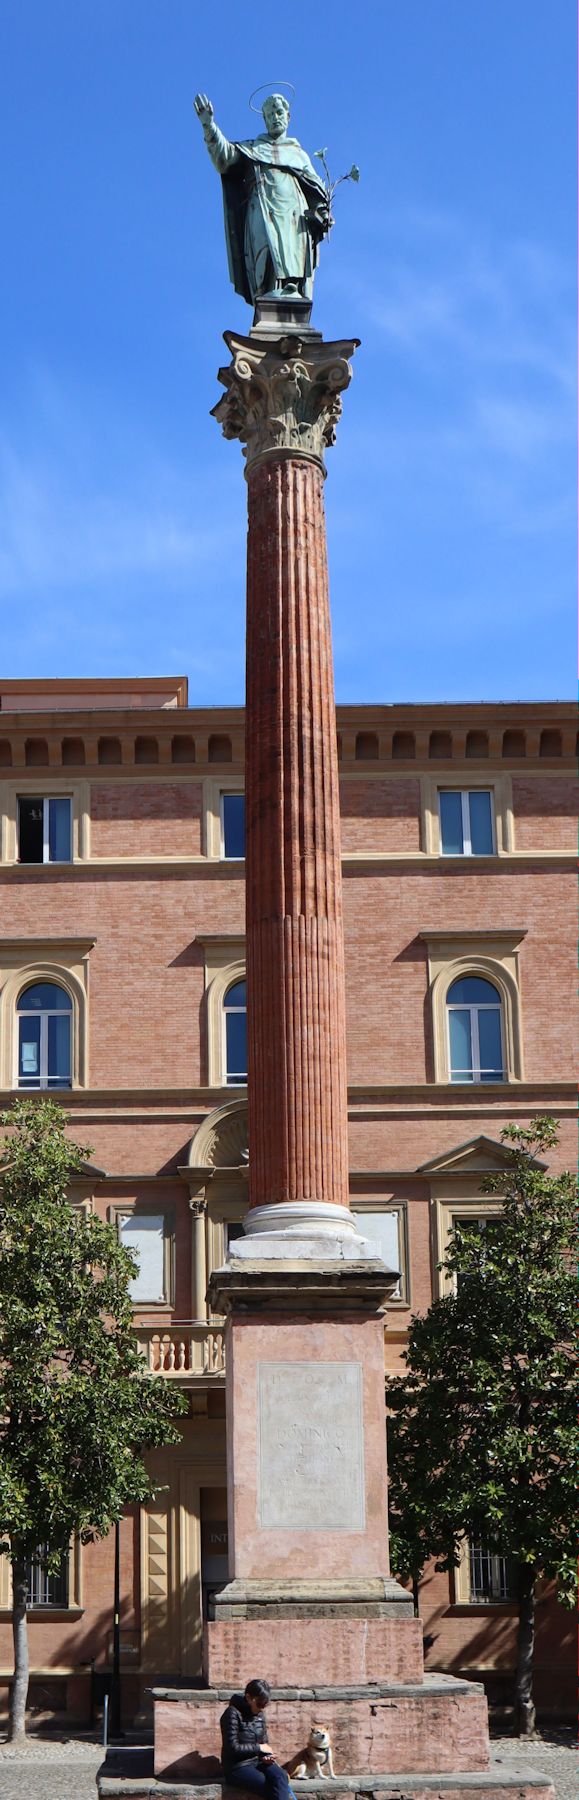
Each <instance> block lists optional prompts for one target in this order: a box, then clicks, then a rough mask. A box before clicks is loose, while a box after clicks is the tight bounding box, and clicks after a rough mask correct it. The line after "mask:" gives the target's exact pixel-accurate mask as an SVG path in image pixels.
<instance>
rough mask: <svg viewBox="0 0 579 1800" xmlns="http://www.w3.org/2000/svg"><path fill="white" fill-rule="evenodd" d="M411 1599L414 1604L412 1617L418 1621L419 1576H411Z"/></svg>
mask: <svg viewBox="0 0 579 1800" xmlns="http://www.w3.org/2000/svg"><path fill="white" fill-rule="evenodd" d="M412 1599H413V1602H414V1617H415V1619H419V1618H420V1576H419V1575H413V1576H412Z"/></svg>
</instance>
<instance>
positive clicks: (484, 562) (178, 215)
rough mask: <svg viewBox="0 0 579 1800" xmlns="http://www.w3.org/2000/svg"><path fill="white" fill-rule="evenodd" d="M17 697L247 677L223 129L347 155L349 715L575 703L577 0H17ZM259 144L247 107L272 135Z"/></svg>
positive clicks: (10, 108)
mask: <svg viewBox="0 0 579 1800" xmlns="http://www.w3.org/2000/svg"><path fill="white" fill-rule="evenodd" d="M2 39H3V42H2V54H1V59H0V60H1V67H0V121H1V122H0V164H1V167H2V170H3V182H2V188H3V198H2V203H1V211H0V233H1V242H2V248H3V265H4V275H3V282H2V299H1V302H0V315H1V330H0V365H1V366H0V394H1V396H2V398H1V402H0V593H1V597H2V611H1V617H2V626H3V630H2V639H3V645H2V668H3V672H4V675H6V676H21V675H29V676H41V675H61V676H66V675H106V674H115V675H122V674H131V673H138V674H155V673H165V672H167V673H168V672H172V673H185V674H188V675H189V680H190V698H191V701H192V703H193V704H213V703H219V702H222V703H229V702H232V703H237V702H240V701H242V699H243V685H244V667H243V664H244V555H245V549H244V539H245V483H244V481H243V476H242V467H241V453H240V451H239V448H238V446H237V445H235V444H226V443H225V442H224V440H223V439H222V438H221V436H220V433H219V430H218V428H217V426H216V424H215V422H214V421H213V420H212V419H210V418H209V409H210V407H211V406H212V405H214V403H215V401H216V400H217V398H218V397H219V392H220V389H219V387H218V384H217V380H216V372H217V368H218V366H219V364H220V362H221V361H222V360H223V358H224V351H223V346H222V344H221V332H222V331H223V330H224V329H225V328H226V327H237V328H238V329H241V330H244V329H245V330H247V329H248V328H249V324H250V318H251V315H250V313H249V311H248V309H247V308H246V307H245V305H244V303H243V301H242V300H240V299H239V298H238V297H237V296H236V295H235V294H234V293H233V290H232V289H231V287H230V285H229V281H228V276H227V267H226V259H225V247H224V241H223V230H222V218H221V199H220V192H219V178H218V177H217V175H216V174H215V171H214V170H213V168H212V167H211V164H210V163H209V160H208V158H207V156H206V152H205V149H204V145H203V140H202V136H201V132H200V128H199V125H198V123H197V120H196V118H195V115H194V112H193V95H194V93H195V91H196V89H197V88H201V89H203V90H205V91H206V92H208V93H209V94H210V95H211V97H212V99H213V101H214V105H215V111H216V116H217V118H218V120H219V122H220V123H221V124H222V126H223V128H224V130H225V131H226V132H227V133H228V135H230V136H231V137H244V136H247V135H250V134H251V131H252V115H251V113H250V112H249V110H248V104H247V102H248V96H249V94H250V92H251V90H252V89H253V88H254V87H255V86H256V84H257V83H258V82H262V81H263V82H265V81H269V80H270V79H271V80H272V83H273V84H274V85H275V83H276V82H277V81H278V80H279V79H280V78H286V79H288V80H290V81H292V82H293V83H294V85H295V88H296V100H295V103H294V111H293V128H294V129H295V131H296V135H298V136H299V138H300V140H301V141H302V143H303V144H304V146H305V147H306V148H307V149H308V150H309V151H310V153H311V152H312V151H313V150H314V149H316V148H317V147H318V145H319V144H324V145H328V147H329V148H328V158H329V162H330V167H331V169H332V172H334V171H335V172H336V173H340V172H341V171H342V170H344V169H347V168H349V167H350V164H351V162H352V161H353V160H354V159H355V160H356V162H357V163H359V165H360V169H361V181H360V185H359V186H358V187H357V188H354V187H352V186H346V187H344V188H342V189H340V192H339V194H338V196H337V199H336V205H335V212H336V219H337V223H336V227H335V230H334V232H333V235H332V239H331V243H330V245H329V246H328V247H327V248H324V249H323V250H322V262H321V267H320V269H319V271H318V275H317V281H316V293H315V320H314V322H315V323H316V324H317V326H318V328H320V329H322V330H323V332H324V334H325V335H326V336H327V337H331V336H335V337H341V336H348V335H350V334H352V335H354V336H358V337H360V338H361V339H362V348H361V349H360V350H359V351H358V353H357V357H356V364H355V380H354V383H353V385H352V388H351V389H350V392H349V393H348V395H347V396H346V400H345V407H344V418H343V420H342V424H341V427H340V431H339V436H338V443H337V446H336V448H335V449H334V450H332V451H331V452H330V453H329V457H328V469H329V473H328V481H327V484H326V499H327V512H328V532H329V550H330V571H331V591H332V613H333V621H334V648H335V662H336V691H337V697H338V699H340V700H343V701H346V700H349V701H356V700H368V701H394V700H427V699H433V700H434V699H448V700H453V699H457V700H458V699H468V700H475V699H497V698H498V699H501V698H502V699H504V698H512V699H525V698H533V697H545V698H550V697H553V696H556V695H558V696H563V695H566V694H569V693H571V692H573V687H574V634H575V623H574V564H575V505H574V492H575V451H574V445H575V407H574V342H575V295H574V281H575V236H574V221H575V191H574V135H575V117H574V114H575V67H576V56H575V6H574V3H573V0H378V3H377V4H374V3H371V0H358V5H357V6H352V5H346V4H344V0H334V4H333V5H331V6H329V7H323V8H322V7H320V6H315V7H314V6H313V5H311V6H310V5H305V4H304V3H303V0H294V3H293V4H292V5H287V4H286V3H285V0H277V3H276V4H273V0H271V3H270V5H269V6H268V5H267V4H263V5H261V6H259V7H254V8H252V7H249V6H247V5H244V6H241V5H239V4H233V3H232V0H221V4H219V5H216V6H214V7H212V8H211V7H209V6H207V5H205V4H203V3H202V0H49V3H47V0H4V8H3V23H2ZM253 123H254V124H255V128H256V129H259V125H258V122H257V120H255V121H253Z"/></svg>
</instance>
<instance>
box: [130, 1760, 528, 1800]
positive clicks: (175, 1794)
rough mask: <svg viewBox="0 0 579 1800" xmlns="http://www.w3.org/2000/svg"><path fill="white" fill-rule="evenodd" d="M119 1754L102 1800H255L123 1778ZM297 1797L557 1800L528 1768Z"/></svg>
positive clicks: (209, 1788)
mask: <svg viewBox="0 0 579 1800" xmlns="http://www.w3.org/2000/svg"><path fill="white" fill-rule="evenodd" d="M117 1762H118V1758H117V1755H116V1753H115V1751H112V1752H109V1756H108V1757H107V1761H106V1763H105V1764H104V1767H103V1769H102V1771H101V1773H100V1774H99V1776H98V1777H97V1790H98V1795H99V1800H253V1796H251V1797H250V1795H249V1794H244V1793H243V1790H242V1789H241V1788H231V1787H228V1786H227V1782H225V1781H214V1782H205V1783H201V1782H187V1781H185V1782H184V1781H169V1782H167V1781H156V1780H155V1778H154V1776H153V1775H152V1774H150V1775H149V1774H146V1773H141V1774H139V1775H135V1776H133V1775H131V1774H130V1773H128V1772H127V1773H126V1774H125V1775H123V1774H122V1773H121V1771H120V1770H119V1769H118V1768H117ZM296 1791H297V1794H298V1800H299V1796H300V1795H301V1794H302V1792H303V1795H304V1800H306V1796H307V1800H353V1797H355V1800H358V1796H359V1797H360V1800H362V1796H368V1797H370V1796H372V1795H379V1796H380V1800H555V1793H554V1789H553V1788H552V1787H551V1786H550V1785H549V1783H548V1782H546V1781H545V1776H544V1775H543V1774H541V1773H539V1772H537V1773H536V1774H533V1773H532V1771H531V1770H529V1769H524V1770H523V1769H514V1768H510V1769H509V1771H508V1773H507V1772H506V1771H505V1770H504V1769H498V1768H497V1769H492V1768H491V1769H488V1770H485V1771H483V1772H482V1773H478V1774H469V1773H465V1772H460V1773H455V1774H453V1775H429V1774H417V1773H416V1771H414V1772H413V1773H409V1774H400V1775H398V1776H394V1777H393V1776H391V1775H372V1776H366V1777H364V1776H361V1775H343V1776H342V1777H341V1778H340V1777H338V1778H337V1779H336V1780H335V1781H331V1780H327V1781H322V1782H317V1781H299V1782H298V1783H297V1790H296Z"/></svg>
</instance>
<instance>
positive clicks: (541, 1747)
mask: <svg viewBox="0 0 579 1800" xmlns="http://www.w3.org/2000/svg"><path fill="white" fill-rule="evenodd" d="M492 1759H493V1763H494V1764H495V1766H496V1767H497V1770H498V1769H499V1768H500V1766H504V1767H507V1768H508V1767H509V1765H510V1766H511V1767H512V1766H513V1765H516V1766H517V1767H518V1768H523V1769H526V1768H533V1769H541V1770H542V1771H544V1773H545V1776H546V1778H547V1780H549V1781H552V1782H553V1786H554V1788H555V1794H556V1800H577V1791H578V1783H577V1754H576V1743H575V1739H574V1736H573V1733H572V1732H571V1731H569V1730H560V1731H550V1732H545V1733H544V1734H543V1736H542V1737H540V1738H537V1739H535V1740H534V1741H533V1742H532V1743H528V1744H527V1743H524V1742H522V1741H521V1739H520V1738H512V1737H500V1738H494V1739H493V1743H492ZM102 1760H103V1752H102V1748H101V1746H100V1744H96V1743H95V1742H94V1739H92V1740H90V1739H81V1738H70V1739H64V1738H61V1739H57V1740H55V1739H47V1738H34V1737H32V1738H30V1740H29V1742H28V1744H27V1747H26V1750H25V1751H15V1750H12V1749H11V1748H10V1746H9V1745H8V1744H6V1742H5V1741H2V1739H0V1800H96V1786H95V1777H96V1772H97V1769H98V1768H100V1765H101V1763H102Z"/></svg>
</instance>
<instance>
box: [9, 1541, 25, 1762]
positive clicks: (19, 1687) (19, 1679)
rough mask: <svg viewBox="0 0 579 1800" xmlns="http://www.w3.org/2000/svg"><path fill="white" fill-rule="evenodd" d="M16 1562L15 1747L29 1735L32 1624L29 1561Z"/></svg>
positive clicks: (12, 1710)
mask: <svg viewBox="0 0 579 1800" xmlns="http://www.w3.org/2000/svg"><path fill="white" fill-rule="evenodd" d="M11 1562H12V1636H13V1639H14V1680H13V1682H12V1689H11V1694H10V1718H9V1723H8V1741H9V1743H11V1744H14V1743H16V1742H17V1740H18V1739H19V1738H23V1737H24V1736H25V1733H26V1701H27V1699H28V1621H27V1617H26V1601H27V1598H28V1583H27V1579H26V1558H25V1557H24V1556H19V1555H18V1554H16V1555H15V1556H12V1558H11Z"/></svg>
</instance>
